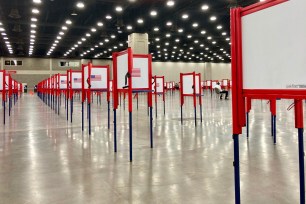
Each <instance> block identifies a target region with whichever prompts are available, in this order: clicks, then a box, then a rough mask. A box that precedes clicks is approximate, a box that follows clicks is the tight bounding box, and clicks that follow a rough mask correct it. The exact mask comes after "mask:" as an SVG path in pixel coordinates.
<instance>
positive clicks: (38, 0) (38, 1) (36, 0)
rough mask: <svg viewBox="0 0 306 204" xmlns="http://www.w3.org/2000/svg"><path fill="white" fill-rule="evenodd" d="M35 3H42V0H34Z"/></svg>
mask: <svg viewBox="0 0 306 204" xmlns="http://www.w3.org/2000/svg"><path fill="white" fill-rule="evenodd" d="M33 3H35V4H40V3H41V0H33Z"/></svg>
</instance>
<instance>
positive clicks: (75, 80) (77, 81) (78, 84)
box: [71, 72, 82, 89]
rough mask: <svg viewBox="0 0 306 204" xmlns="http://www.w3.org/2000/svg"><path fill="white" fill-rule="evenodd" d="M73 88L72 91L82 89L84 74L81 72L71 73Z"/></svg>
mask: <svg viewBox="0 0 306 204" xmlns="http://www.w3.org/2000/svg"><path fill="white" fill-rule="evenodd" d="M71 88H72V89H81V88H82V73H81V72H72V73H71Z"/></svg>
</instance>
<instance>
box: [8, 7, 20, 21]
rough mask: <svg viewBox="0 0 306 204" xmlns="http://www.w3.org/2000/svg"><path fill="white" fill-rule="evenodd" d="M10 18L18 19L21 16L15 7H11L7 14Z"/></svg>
mask: <svg viewBox="0 0 306 204" xmlns="http://www.w3.org/2000/svg"><path fill="white" fill-rule="evenodd" d="M8 16H9V17H10V18H13V19H19V18H21V16H20V14H19V10H18V9H16V8H13V9H11V11H10V14H9V15H8Z"/></svg>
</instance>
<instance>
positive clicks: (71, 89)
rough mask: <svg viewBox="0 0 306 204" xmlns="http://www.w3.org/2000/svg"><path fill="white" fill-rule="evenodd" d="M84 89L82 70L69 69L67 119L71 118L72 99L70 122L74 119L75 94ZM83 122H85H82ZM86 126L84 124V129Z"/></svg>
mask: <svg viewBox="0 0 306 204" xmlns="http://www.w3.org/2000/svg"><path fill="white" fill-rule="evenodd" d="M81 91H82V71H74V70H71V69H70V70H67V98H66V107H67V108H66V119H67V121H68V120H69V108H68V106H69V100H70V122H71V123H72V121H73V119H72V118H73V104H74V95H75V94H76V93H80V92H81ZM82 124H83V123H82ZM83 128H84V126H83V125H82V129H83Z"/></svg>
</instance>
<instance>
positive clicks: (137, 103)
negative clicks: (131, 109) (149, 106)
mask: <svg viewBox="0 0 306 204" xmlns="http://www.w3.org/2000/svg"><path fill="white" fill-rule="evenodd" d="M137 110H138V96H137Z"/></svg>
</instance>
